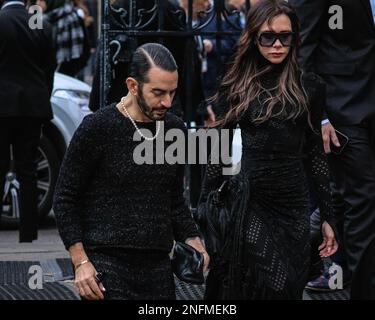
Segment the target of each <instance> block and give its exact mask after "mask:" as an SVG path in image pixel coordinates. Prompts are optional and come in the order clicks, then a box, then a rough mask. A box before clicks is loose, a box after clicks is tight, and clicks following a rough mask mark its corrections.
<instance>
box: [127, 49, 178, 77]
mask: <svg viewBox="0 0 375 320" xmlns="http://www.w3.org/2000/svg"><path fill="white" fill-rule="evenodd" d="M152 67H158V68H160V69H162V70H165V71H170V72H173V71H176V70H177V69H178V68H177V63H176V61H175V59H174V58H173V55H172V53H171V52H170V51H169V50H168V49H167V48H166V47H164V46H163V45H161V44H159V43H146V44H144V45H142V46H140V47H138V48H137V50H136V51H135V52H134V54H133V59H132V62H131V64H130V76H131V77H133V78H134V79H136V80H137V81H138V82H139V83H140V84H142V83H147V82H149V81H150V80H149V78H148V72H149V71H150V69H151V68H152Z"/></svg>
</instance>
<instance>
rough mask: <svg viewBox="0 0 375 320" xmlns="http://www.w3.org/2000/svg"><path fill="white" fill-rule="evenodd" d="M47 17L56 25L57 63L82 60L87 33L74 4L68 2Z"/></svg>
mask: <svg viewBox="0 0 375 320" xmlns="http://www.w3.org/2000/svg"><path fill="white" fill-rule="evenodd" d="M47 16H48V19H49V20H50V21H51V23H52V24H56V39H55V40H56V54H57V56H56V57H57V63H58V64H60V63H62V62H64V61H70V60H73V59H78V58H80V57H81V55H82V54H83V46H84V41H85V33H84V30H83V27H82V24H81V22H80V17H79V15H78V13H77V11H76V9H75V8H74V6H73V3H70V2H67V3H65V4H64V6H62V7H59V8H56V9H55V10H52V11H51V12H49V13H48V14H47Z"/></svg>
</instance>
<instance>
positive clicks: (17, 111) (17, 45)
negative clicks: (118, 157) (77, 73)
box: [0, 0, 56, 242]
mask: <svg viewBox="0 0 375 320" xmlns="http://www.w3.org/2000/svg"><path fill="white" fill-rule="evenodd" d="M0 8H1V10H0V199H2V198H3V192H4V190H3V188H4V179H5V175H6V173H7V172H8V171H9V160H10V157H9V155H10V146H11V145H12V147H13V148H12V149H13V156H14V160H15V170H16V174H17V180H18V181H19V183H20V189H19V208H20V225H19V241H20V242H32V241H33V240H36V239H37V238H38V193H37V168H36V158H37V152H38V145H39V140H40V136H41V132H42V126H43V123H44V122H46V121H49V120H50V119H52V116H53V115H52V109H51V104H50V97H51V93H52V89H53V78H54V71H55V68H56V60H55V51H54V49H53V41H52V30H51V26H50V25H49V24H48V23H47V22H46V21H43V28H42V29H37V28H36V29H32V28H30V27H29V21H30V17H31V15H30V14H29V13H28V12H27V10H26V9H25V4H24V2H23V1H13V0H10V1H3V0H0ZM1 202H2V201H0V203H1ZM1 209H2V205H1V206H0V214H1Z"/></svg>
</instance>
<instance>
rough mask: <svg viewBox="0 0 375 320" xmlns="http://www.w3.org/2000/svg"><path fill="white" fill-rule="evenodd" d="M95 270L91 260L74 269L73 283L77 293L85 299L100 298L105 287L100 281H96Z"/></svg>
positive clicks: (102, 297)
mask: <svg viewBox="0 0 375 320" xmlns="http://www.w3.org/2000/svg"><path fill="white" fill-rule="evenodd" d="M97 274H98V272H97V271H96V270H95V268H94V266H93V265H92V263H91V262H87V263H85V264H82V265H81V266H79V267H78V268H76V271H75V280H74V285H75V287H76V289H77V291H78V294H79V295H80V296H82V297H84V298H85V299H87V300H102V299H104V296H103V293H102V292H104V291H105V288H104V286H103V284H102V283H98V282H97V280H96V277H95V276H96V275H97Z"/></svg>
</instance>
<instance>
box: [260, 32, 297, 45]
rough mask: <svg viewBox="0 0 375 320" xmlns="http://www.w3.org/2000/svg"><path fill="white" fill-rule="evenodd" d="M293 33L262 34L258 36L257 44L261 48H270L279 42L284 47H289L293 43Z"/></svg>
mask: <svg viewBox="0 0 375 320" xmlns="http://www.w3.org/2000/svg"><path fill="white" fill-rule="evenodd" d="M294 39H295V34H294V32H280V33H277V32H271V31H266V32H262V33H261V34H260V35H259V38H258V42H259V44H260V45H261V46H262V47H272V46H273V45H274V44H275V42H276V41H277V40H280V42H281V44H282V45H283V46H284V47H291V46H292V45H293V43H294Z"/></svg>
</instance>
